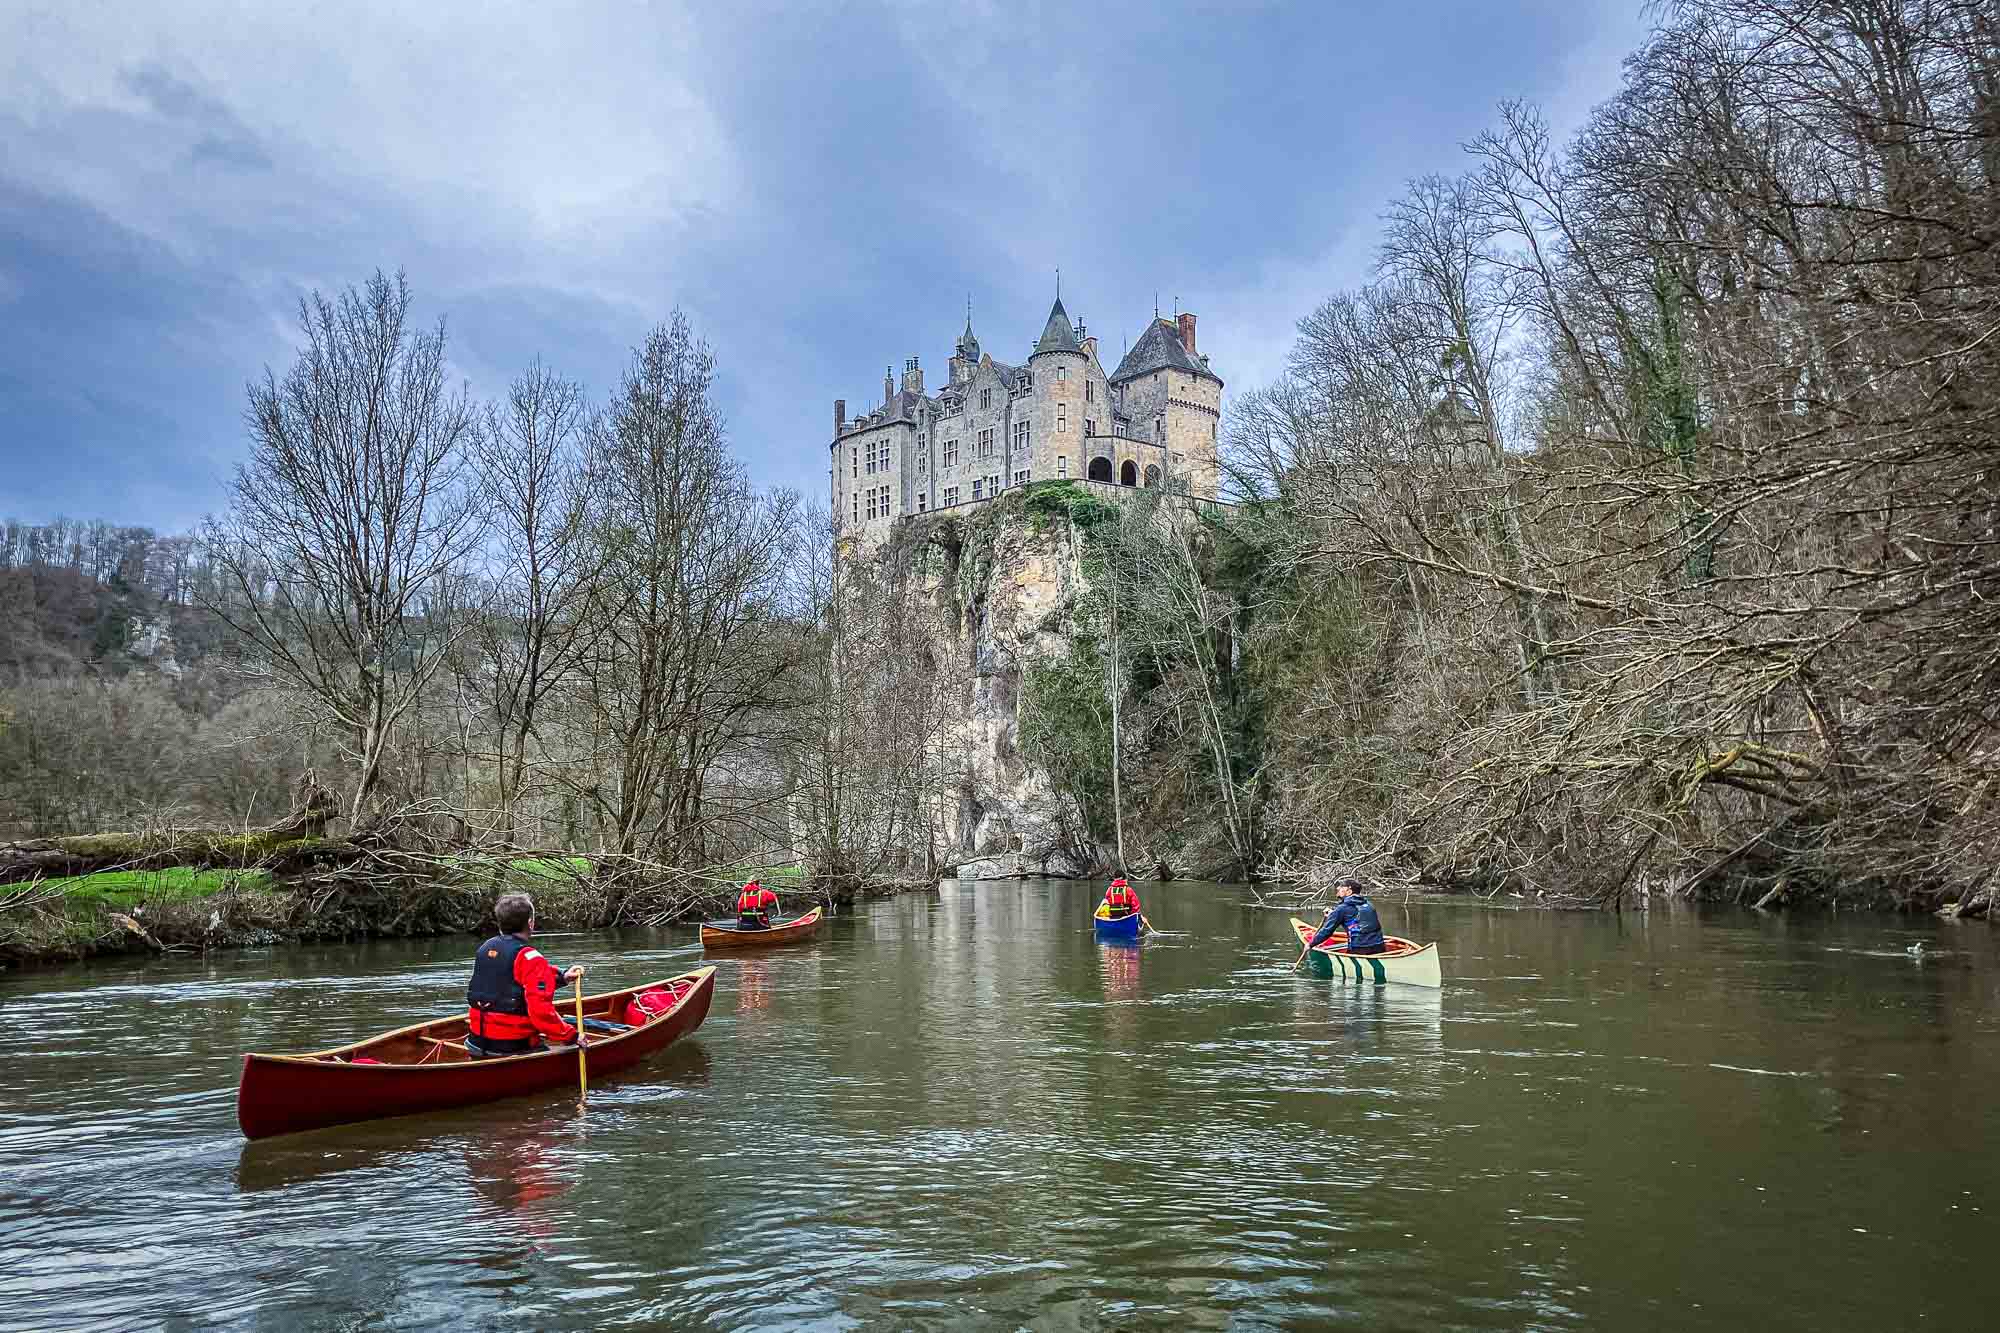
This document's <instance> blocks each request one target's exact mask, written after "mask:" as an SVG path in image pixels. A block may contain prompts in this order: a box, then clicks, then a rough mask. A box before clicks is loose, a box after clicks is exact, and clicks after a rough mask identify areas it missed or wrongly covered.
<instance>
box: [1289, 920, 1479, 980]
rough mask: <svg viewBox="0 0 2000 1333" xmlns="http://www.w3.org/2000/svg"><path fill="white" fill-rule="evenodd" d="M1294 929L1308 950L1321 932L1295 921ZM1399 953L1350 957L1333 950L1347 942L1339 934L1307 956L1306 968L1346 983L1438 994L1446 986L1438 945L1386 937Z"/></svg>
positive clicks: (1396, 936) (1391, 936)
mask: <svg viewBox="0 0 2000 1333" xmlns="http://www.w3.org/2000/svg"><path fill="white" fill-rule="evenodd" d="M1292 929H1293V931H1295V932H1296V933H1297V934H1298V937H1299V944H1300V945H1301V947H1303V946H1304V944H1305V943H1306V941H1307V940H1310V939H1311V938H1312V937H1313V931H1314V930H1316V929H1317V927H1316V926H1313V925H1312V924H1310V923H1308V922H1305V921H1301V920H1299V919H1298V918H1297V917H1293V918H1292ZM1383 938H1384V940H1385V941H1386V943H1387V944H1388V946H1389V947H1390V948H1391V949H1392V950H1394V951H1395V952H1392V953H1386V954H1346V953H1340V952H1338V951H1337V950H1336V949H1334V948H1331V947H1329V946H1331V945H1333V944H1335V943H1340V944H1345V943H1346V942H1347V936H1346V935H1345V933H1337V934H1335V935H1334V937H1333V938H1332V939H1331V940H1328V941H1327V943H1326V944H1323V945H1321V946H1320V947H1319V948H1317V949H1312V950H1309V951H1308V952H1307V954H1306V966H1307V967H1310V968H1311V969H1312V974H1313V975H1314V976H1316V977H1339V978H1340V979H1341V980H1342V981H1363V982H1373V983H1375V984H1377V985H1386V984H1387V983H1389V982H1392V981H1394V982H1400V983H1401V984H1403V985H1405V986H1424V987H1427V988H1429V989H1431V990H1437V989H1439V988H1441V987H1442V986H1443V985H1444V968H1443V966H1442V964H1440V962H1439V960H1438V947H1437V945H1435V944H1418V943H1417V942H1416V941H1415V940H1406V939H1404V938H1402V937H1401V936H1399V935H1388V936H1384V937H1383Z"/></svg>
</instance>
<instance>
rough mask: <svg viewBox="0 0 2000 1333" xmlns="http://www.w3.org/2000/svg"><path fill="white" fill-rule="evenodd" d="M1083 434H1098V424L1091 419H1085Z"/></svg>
mask: <svg viewBox="0 0 2000 1333" xmlns="http://www.w3.org/2000/svg"><path fill="white" fill-rule="evenodd" d="M1083 433H1084V434H1085V435H1095V434H1097V422H1095V421H1094V420H1092V419H1091V418H1089V417H1085V418H1084V419H1083Z"/></svg>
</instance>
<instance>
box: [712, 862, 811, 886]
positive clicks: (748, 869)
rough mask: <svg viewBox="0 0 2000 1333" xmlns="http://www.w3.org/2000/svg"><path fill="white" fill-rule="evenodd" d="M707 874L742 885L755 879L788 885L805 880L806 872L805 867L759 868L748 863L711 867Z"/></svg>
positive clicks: (765, 882) (766, 882)
mask: <svg viewBox="0 0 2000 1333" xmlns="http://www.w3.org/2000/svg"><path fill="white" fill-rule="evenodd" d="M706 873H707V874H708V875H710V876H711V877H713V878H715V879H723V880H735V881H736V882H737V883H738V884H741V883H742V882H743V881H744V880H746V879H754V880H756V881H757V882H758V883H759V884H771V885H778V884H786V883H789V884H797V883H798V882H800V881H801V880H802V879H804V878H805V873H806V872H805V868H804V867H803V866H797V865H782V866H758V865H749V864H747V863H746V864H743V865H733V866H710V867H709V868H708V870H707V871H706Z"/></svg>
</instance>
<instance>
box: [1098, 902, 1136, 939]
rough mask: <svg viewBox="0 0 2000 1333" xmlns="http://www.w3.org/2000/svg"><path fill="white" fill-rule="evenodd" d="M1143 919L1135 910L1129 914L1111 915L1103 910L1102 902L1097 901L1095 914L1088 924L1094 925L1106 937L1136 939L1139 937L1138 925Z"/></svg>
mask: <svg viewBox="0 0 2000 1333" xmlns="http://www.w3.org/2000/svg"><path fill="white" fill-rule="evenodd" d="M1143 920H1144V918H1143V917H1141V916H1140V915H1139V914H1138V913H1137V912H1134V913H1132V914H1131V915H1130V916H1112V915H1111V914H1110V912H1108V911H1106V910H1105V907H1104V904H1103V903H1099V904H1098V905H1097V915H1096V916H1093V917H1092V918H1091V919H1090V924H1091V925H1093V926H1096V927H1097V933H1098V934H1099V935H1102V936H1103V937H1104V938H1106V939H1110V940H1136V939H1138V938H1139V925H1140V922H1141V921H1143Z"/></svg>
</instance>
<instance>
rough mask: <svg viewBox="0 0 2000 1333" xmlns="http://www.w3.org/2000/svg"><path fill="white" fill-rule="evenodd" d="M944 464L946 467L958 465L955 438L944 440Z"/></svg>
mask: <svg viewBox="0 0 2000 1333" xmlns="http://www.w3.org/2000/svg"><path fill="white" fill-rule="evenodd" d="M944 465H945V466H946V467H956V466H957V465H958V441H957V440H946V441H945V442H944Z"/></svg>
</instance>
